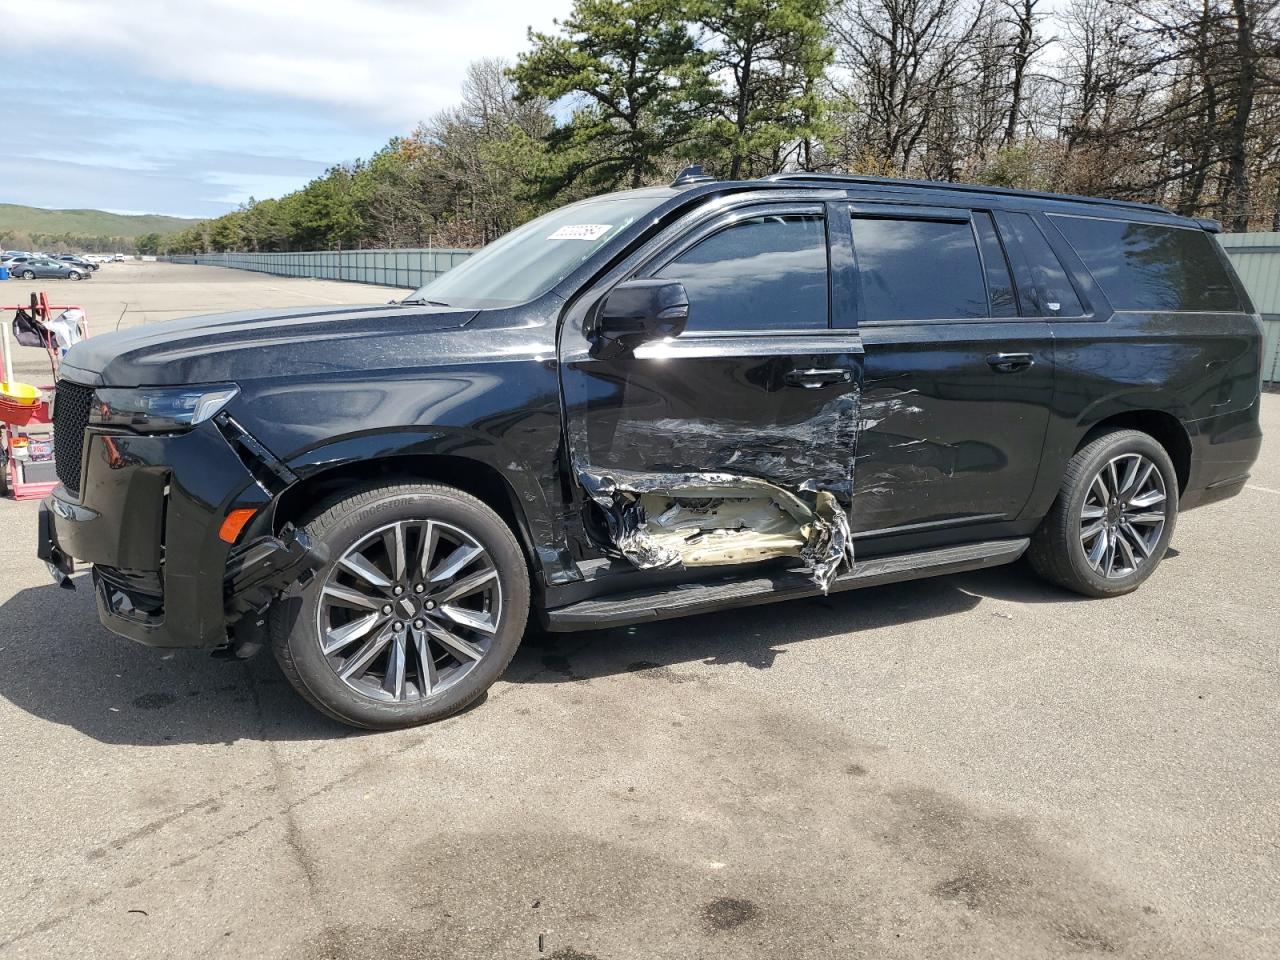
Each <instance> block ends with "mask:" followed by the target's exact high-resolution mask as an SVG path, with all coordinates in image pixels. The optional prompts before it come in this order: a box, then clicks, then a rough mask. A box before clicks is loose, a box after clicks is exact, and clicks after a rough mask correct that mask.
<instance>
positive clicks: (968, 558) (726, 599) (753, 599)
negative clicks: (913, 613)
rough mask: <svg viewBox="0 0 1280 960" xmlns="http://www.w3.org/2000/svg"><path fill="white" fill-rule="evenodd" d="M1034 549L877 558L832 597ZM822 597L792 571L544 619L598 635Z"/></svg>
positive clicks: (1005, 559)
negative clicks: (602, 631)
mask: <svg viewBox="0 0 1280 960" xmlns="http://www.w3.org/2000/svg"><path fill="white" fill-rule="evenodd" d="M1029 543H1030V541H1029V540H1028V539H1027V538H1026V537H1020V538H1017V539H1011V540H987V541H984V542H981V543H965V544H960V545H959V546H954V547H940V548H938V549H935V550H918V551H915V552H913V553H900V554H894V555H892V556H885V557H872V558H871V559H869V560H860V561H856V562H855V563H854V565H853V568H852V569H850V570H848V571H846V572H845V573H842V574H841V575H840V576H838V577H837V578H836V579H835V582H834V583H832V584H831V592H832V593H836V592H838V591H841V590H857V589H860V588H862V587H874V586H877V585H879V584H883V583H897V582H899V581H902V580H917V579H920V578H921V577H936V576H940V575H942V574H947V573H960V572H961V571H964V570H980V569H983V568H984V567H998V566H1000V565H1001V564H1005V563H1012V562H1013V561H1015V560H1017V559H1018V558H1019V557H1020V556H1022V554H1023V552H1024V551H1025V550H1026V549H1027V545H1028V544H1029ZM819 593H821V591H820V590H819V589H818V588H817V587H816V586H815V585H814V583H813V580H812V579H811V578H810V577H809V575H808V574H807V573H805V572H803V571H798V570H787V571H783V572H778V573H771V574H770V575H769V576H760V577H752V578H749V579H741V578H734V579H729V578H725V579H720V580H702V581H698V582H695V583H683V584H678V585H676V586H668V587H660V588H656V589H653V590H643V591H641V590H637V591H633V592H630V593H617V594H610V595H607V596H603V597H595V598H593V599H590V600H579V601H578V602H577V603H571V604H569V605H568V606H564V607H557V608H556V609H554V610H548V611H547V612H546V614H545V617H546V625H547V629H548V630H553V631H569V630H594V629H603V628H606V627H620V626H623V625H625V624H629V623H645V622H648V621H650V620H669V619H671V618H674V617H687V616H692V615H693V614H696V613H711V612H714V611H716V610H728V609H731V608H733V607H748V606H752V605H755V604H760V603H774V602H775V601H778V600H794V599H796V598H799V597H812V596H817V595H818V594H819Z"/></svg>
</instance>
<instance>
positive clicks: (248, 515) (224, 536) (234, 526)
mask: <svg viewBox="0 0 1280 960" xmlns="http://www.w3.org/2000/svg"><path fill="white" fill-rule="evenodd" d="M257 512H258V511H257V510H256V509H252V508H249V507H242V508H241V509H239V510H232V511H231V512H230V513H228V514H227V519H225V520H223V521H222V527H221V528H220V529H219V530H218V538H219V539H220V540H225V541H226V542H227V543H235V542H236V540H237V539H238V538H239V536H240V531H241V530H243V529H244V528H245V524H247V523H248V522H249V521H250V520H252V519H253V515H254V514H255V513H257Z"/></svg>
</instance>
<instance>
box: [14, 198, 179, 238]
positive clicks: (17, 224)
mask: <svg viewBox="0 0 1280 960" xmlns="http://www.w3.org/2000/svg"><path fill="white" fill-rule="evenodd" d="M196 222H197V221H196V220H188V219H185V218H183V217H165V216H161V215H160V214H154V213H148V214H139V215H125V214H120V213H107V212H106V211H105V210H45V209H44V208H42V207H24V206H22V205H21V204H17V203H0V233H10V232H14V233H17V232H20V233H25V234H41V235H55V234H73V235H75V236H82V237H128V238H133V237H140V236H142V235H143V234H144V233H161V234H164V233H176V232H177V231H179V230H185V229H186V228H187V227H189V226H191V225H192V224H194V223H196Z"/></svg>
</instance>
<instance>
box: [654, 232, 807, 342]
mask: <svg viewBox="0 0 1280 960" xmlns="http://www.w3.org/2000/svg"><path fill="white" fill-rule="evenodd" d="M654 276H655V277H661V278H664V279H668V280H679V281H681V282H682V283H683V284H684V286H685V289H686V290H687V291H688V294H689V325H688V328H687V329H689V330H691V331H695V332H696V331H699V330H802V329H811V328H812V329H819V328H820V329H826V327H827V313H828V308H827V236H826V230H825V227H824V223H823V219H822V217H820V216H816V215H814V216H805V215H790V214H788V215H785V216H781V215H764V216H759V217H752V218H750V219H748V220H741V221H739V222H737V223H735V224H733V225H732V226H729V227H725V228H724V229H723V230H721V231H720V232H718V233H713V234H712V235H711V236H709V237H707V238H706V239H705V240H701V241H699V242H698V243H697V244H695V245H694V246H693V247H691V248H689V249H688V250H686V251H685V252H684V253H682V254H680V255H679V256H678V257H676V258H675V259H674V260H672V261H671V262H670V263H668V264H667V265H666V266H664V267H663V268H662V269H660V270H659V271H658V272H657V273H655V274H654Z"/></svg>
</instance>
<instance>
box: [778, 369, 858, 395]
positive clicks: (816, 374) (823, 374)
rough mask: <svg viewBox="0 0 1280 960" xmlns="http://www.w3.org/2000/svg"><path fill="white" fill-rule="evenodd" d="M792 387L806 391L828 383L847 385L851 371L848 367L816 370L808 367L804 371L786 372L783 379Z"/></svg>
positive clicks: (850, 377)
mask: <svg viewBox="0 0 1280 960" xmlns="http://www.w3.org/2000/svg"><path fill="white" fill-rule="evenodd" d="M783 379H784V380H786V381H787V384H788V385H789V386H792V387H804V388H805V389H806V390H817V389H818V388H819V387H825V386H826V385H827V384H829V383H849V382H850V381H851V380H852V379H853V371H852V370H850V369H849V368H848V367H828V368H826V369H818V368H815V367H809V368H807V369H804V370H800V369H796V370H788V371H787V373H786V375H785V376H784V377H783Z"/></svg>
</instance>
